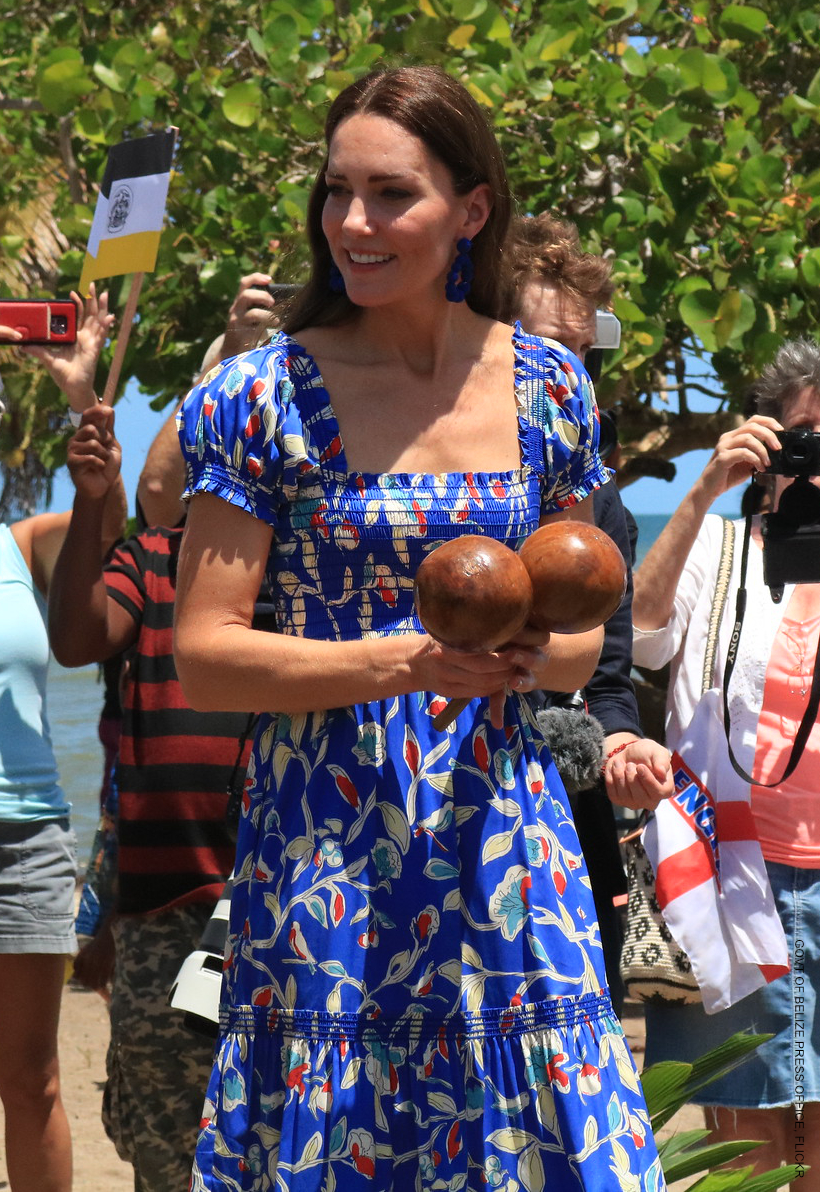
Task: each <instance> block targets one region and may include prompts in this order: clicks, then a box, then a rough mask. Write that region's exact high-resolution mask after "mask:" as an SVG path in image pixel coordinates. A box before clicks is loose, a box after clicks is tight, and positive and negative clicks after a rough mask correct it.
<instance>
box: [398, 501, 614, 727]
mask: <svg viewBox="0 0 820 1192" xmlns="http://www.w3.org/2000/svg"><path fill="white" fill-rule="evenodd" d="M491 544H492V545H491ZM479 548H480V550H479ZM445 550H446V554H443V555H442V552H444V551H445ZM439 555H442V557H441V559H440V560H439V562H438V564H434V560H436V558H437V556H439ZM510 556H512V559H513V560H515V562H516V563H518V564H523V568H524V571H525V572H526V574H527V577H528V579H529V584H530V590H531V596H530V602H529V605H527V602H526V599H525V595H526V591H527V585H526V584H525V583H524V582H523V580H522V578H521V570H520V568H519V567H517V566H515V564H514V563H512V562H511V560H510ZM485 585H486V591H485V590H484V586H485ZM625 590H626V566H625V564H624V561H623V557H622V556H621V552H620V551H619V550H618V548H617V546H616V545H615V543H614V542H613V541H612V539H611V538H610V537H609V536H608V535H607V534H604V532H603V531H602V530H599V529H597V527H595V526H592V525H589V524H587V523H585V522H576V521H560V522H551V523H550V524H549V525H547V526H541V527H540V528H539V529H538V530H536V531H535V532H534V533H533V534H531V535H530V537H529V538H527V539H526V541H525V542H524V544H523V545H522V547H521V549H520V551H519V552H518V553H517V554H516V552H514V551H511V550H510V549H509V547H506V546H504V545H503V543H499V542H496V541H495V540H494V539H491V538H481V537H478V536H476V535H465V536H464V537H463V538H456V539H453V540H452V541H450V542H448V543H446V544H445V545H444V546H442V547H439V548H438V549H437V550H435V551H433V552H432V553H431V554H430V555H428V556H427V558H426V559H425V560H424V562H423V563H422V565H421V567H420V568H419V571H418V573H417V576H416V610H417V612H418V615H419V619H420V620H421V623H422V625H423V626H424V628H425V629H426V630H427V632H428V633H429V634H430V635H431V637H435V638H436V640H437V641H440V642H442V643H443V644H444V645H448V646H452V647H454V648H456V649H466V650H469V651H472V652H481V651H485V650H486V651H490V650H497V649H499V648H500V647H501V646H503V645H505V644H506V643H507V642H509V641H510V640H512V639H513V638H514V637H515V634H516V633H518V632H519V630H520V629H522V628H523V626H524V625H526V624H528V625H531V626H532V627H533V628H536V629H541V630H546V631H548V632H550V633H585V632H587V631H588V630H590V629H594V628H595V626H597V625H601V624H603V622H604V621H606V620H607V619H608V618H609V617H611V616H612V614H613V613H614V612H615V610H616V609H617V608H618V606H619V604H620V603H621V600H622V599H623V595H624V592H625ZM474 601H476V603H475V604H474ZM474 610H475V611H474ZM522 613H523V616H522V615H521V614H522ZM519 618H520V619H519ZM469 702H470V701H469V700H468V699H453V700H450V701H449V703H448V704H447V707H446V708H444V710H443V711H442V712H439V713H438V715H437V716H435V717H434V719H433V725H434V727H435V728H437V729H439V730H442V729H445V728H447V727H448V725H450V724H452V722H453V720H455V718H456V716H458V714H459V713H460V712H462V711H463V710H464V708H465V707H466V706H467V704H468V703H469Z"/></svg>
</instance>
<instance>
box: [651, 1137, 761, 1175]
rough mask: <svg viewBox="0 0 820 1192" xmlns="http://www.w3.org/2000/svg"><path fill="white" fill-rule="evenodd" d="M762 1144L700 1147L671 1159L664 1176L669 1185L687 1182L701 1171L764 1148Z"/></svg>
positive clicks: (725, 1143) (718, 1144) (720, 1143)
mask: <svg viewBox="0 0 820 1192" xmlns="http://www.w3.org/2000/svg"><path fill="white" fill-rule="evenodd" d="M762 1145H763V1144H762V1142H750V1141H746V1140H738V1141H737V1142H718V1143H713V1144H712V1145H711V1146H699V1147H696V1148H695V1149H694V1150H692V1151H691V1152H689V1153H688V1154H687V1153H686V1152H682V1153H681V1154H680V1155H678V1156H677V1158H675V1159H670V1160H668V1161H667V1162H666V1163H664V1165H663V1174H664V1177H665V1179H666V1182H667V1183H668V1184H672V1183H674V1181H675V1180H685V1179H688V1178H689V1176H692V1175H697V1174H698V1172H700V1171H709V1169H710V1168H712V1167H719V1166H720V1165H721V1164H722V1163H730V1162H731V1161H732V1159H737V1158H739V1157H740V1156H741V1155H745V1154H748V1152H749V1151H753V1150H756V1149H757V1147H759V1146H762Z"/></svg>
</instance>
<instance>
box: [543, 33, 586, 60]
mask: <svg viewBox="0 0 820 1192" xmlns="http://www.w3.org/2000/svg"><path fill="white" fill-rule="evenodd" d="M577 36H578V31H577V29H570V31H569V32H568V33H565V34H564V35H563V36H562V37H557V38H556V39H555V40H554V41H551V42H549V43H548V44H547V45H545V46H544V47H543V49H542V50H541V53H540V54H539V55H538V57H539V58H540V59H541V61H542V62H557V61H558V59H559V58H565V57H566V56H567V54H568V53H569V51H570V50H571V49H572V47H573V44H574V43H575V38H576V37H577Z"/></svg>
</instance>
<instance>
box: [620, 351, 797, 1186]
mask: <svg viewBox="0 0 820 1192" xmlns="http://www.w3.org/2000/svg"><path fill="white" fill-rule="evenodd" d="M755 392H756V410H757V412H756V413H755V414H754V415H753V416H752V417H751V418H749V419H747V420H746V421H745V422H743V423H742V425H739V426H738V427H737V428H736V429H734V430H732V431H729V432H728V433H727V434H724V435H722V436H721V438H720V439H719V441H718V444H717V447H716V448H715V451H714V453H713V454H712V457H711V458H710V460H709V462H708V463H707V465H706V468H705V469H704V471H703V474H702V475H701V476H700V477H699V478H698V480H697V481H696V482H695V484H694V485H693V487H692V489H691V490H690V491H689V493H688V494H687V496H686V497H685V498H684V500H683V501H682V502H681V505H680V507H679V508H678V510H677V511H676V513H675V514H674V515H673V517H672V518H671V519H670V521H669V523H668V524H667V526H666V528H665V529H664V531H663V533H662V534H661V536H660V537H659V538H658V540H657V542H656V543H655V544H654V545H653V547H652V548H651V549H650V551H649V553H648V554H647V556H646V559H645V560H644V562H643V564H642V566H641V567H640V568H639V570H638V571H637V572H636V575H635V594H634V600H633V621H634V626H635V643H634V657H635V661H636V662H637V663H639V664H640V665H643V666H648V667H651V668H659V667H661V666H663V665H664V664H665V663H667V662H671V679H670V687H669V697H668V703H667V744H668V746H669V748H670V749H674V748H675V747H676V745H677V744H678V742H679V741H680V739H681V735H682V733H683V731H684V729H685V728H686V726H687V724H688V723H689V720H690V718H691V716H692V713H693V711H694V708H695V705H696V704H697V702H698V700H699V698H700V691H701V675H702V669H703V657H704V649H705V643H706V636H707V628H708V619H709V614H710V611H711V608H712V598H713V594H714V590H715V580H716V573H717V568H718V562H719V559H720V547H721V540H722V523H721V519H720V518H718V517H715V516H713V515H710V514H709V513H708V510H709V508H710V506H711V504H712V502H713V501H714V500H715V499H716V498H717V497H718V496H720V495H721V494H722V493H724V492H726V491H727V490H729V489H731V488H732V487H733V486H735V485H738V484H741V483H743V482H744V481H745V480H748V479H749V475H750V473H751V472H753V473H756V474H757V475H756V479H757V481H758V483H762V484H764V486H765V487H766V489H767V492H768V498H769V503H770V507H771V508H772V509H777V508H778V505H779V503H780V499H781V497H782V495H783V493H784V491H785V490H786V488H787V486H789V485H790V484H792V483H793V482H794V481H793V480H792V479H790V478H788V477H785V476H782V475H772V474H765V475H761V473H766V469H767V468H768V467H769V465H770V463H771V460H772V454H771V453H772V452H773V451H777V450H778V449H779V448H780V445H781V444H780V441H779V439H778V432H779V431H782V430H783V429H793V428H798V427H803V428H806V429H808V430H810V431H812V432H814V433H815V434H820V345H818V344H817V343H814V342H813V341H808V340H798V341H796V342H793V343H788V344H785V345H784V346H783V347H782V348H781V349H780V351H779V352H778V354H777V357H776V359H775V360H774V362H773V363H772V364H771V365H769V366H768V367H767V368H766V369H765V370H764V372H763V374H762V376H761V378H760V380H759V382H758V383H757V384H756V385H755ZM814 449H815V451H816V460H815V462H816V464H817V466H816V467H815V466H811V465H809V466H808V471H809V472H811V475H810V483H811V484H812V485H814V486H815V487H820V475H817V474H816V473H818V472H820V440H817V439H816V440H814ZM806 492H807V494H808V498H811V499H812V500H813V497H812V494H811V490H809V489H806ZM808 498H807V506H808V505H809V503H810V502H809V500H808ZM752 527H753V528H752V537H751V544H750V550H749V558H748V572H747V577H746V587H747V591H748V603H747V608H746V614H745V620H744V628H743V632H742V634H741V640H740V645H739V648H738V652H737V659H736V663H735V668H734V673H733V676H732V680H731V683H730V700H729V703H730V710H731V722H732V733H731V739H732V749H733V751H734V753H735V756H736V757H737V759H738V761H739V762H740V764H741V765H742V766H743V767H744V768H745V769H746V770H747V772H749V773H750V774H751V775H752V776H753V777H754V779H755V780H756V781H755V783H752V784H751V806H752V813H753V818H754V823H755V827H756V830H757V834H758V837H759V840H760V844H761V848H762V852H763V857H764V860H765V862H766V869H767V872H768V876H769V880H770V883H771V886H772V891H773V894H774V897H775V902H776V906H777V911H778V914H779V916H780V919H781V922H782V924H783V928H784V931H785V934H786V939H787V941H788V944H789V950H790V957H791V967H792V971H791V973H789V974H787V975H786V976H783V977H780V978H778V979H777V980H775V981H773V982H771V984H769V985H767V986H765V987H764V988H763V989H759V990H757V991H756V992H755V993H753V994H751V995H749V996H748V997H745V998H743V999H742V1000H741V1001H739V1002H737V1003H736V1004H735V1005H733V1006H731V1007H730V1008H729V1009H727V1010H722V1011H720V1012H719V1013H717V1014H712V1015H707V1014H706V1013H705V1012H704V1010H703V1008H702V1006H700V1005H693V1006H677V1005H672V1004H664V1005H649V1006H647V1051H646V1059H647V1063H654V1062H656V1061H658V1060H661V1059H677V1060H684V1061H691V1060H693V1059H695V1058H696V1057H697V1056H699V1055H702V1054H703V1053H704V1052H706V1051H707V1050H709V1048H711V1047H713V1046H716V1045H717V1044H718V1043H720V1042H723V1041H724V1040H725V1039H727V1038H728V1037H729V1036H730V1035H731V1034H733V1033H734V1032H736V1031H739V1030H743V1029H747V1030H748V1029H751V1030H754V1031H756V1032H771V1033H772V1034H773V1035H774V1036H775V1037H774V1038H773V1039H772V1040H771V1041H770V1042H769V1043H767V1044H765V1045H764V1046H763V1047H761V1048H759V1049H758V1051H757V1052H756V1053H755V1055H754V1056H753V1057H752V1058H751V1059H750V1060H748V1061H747V1062H746V1063H744V1064H743V1065H742V1066H741V1067H739V1068H737V1069H736V1070H735V1071H733V1072H730V1073H729V1074H728V1075H726V1076H724V1077H722V1078H721V1079H720V1080H719V1081H717V1082H715V1083H713V1084H710V1085H708V1086H707V1087H706V1088H705V1089H703V1091H702V1092H701V1093H700V1094H699V1096H698V1097H696V1098H695V1099H696V1100H699V1101H700V1103H701V1104H704V1105H705V1106H706V1107H707V1108H706V1120H707V1124H708V1125H709V1126H710V1127H711V1128H712V1129H713V1131H714V1133H715V1135H716V1136H717V1137H718V1138H719V1139H722V1140H728V1139H740V1138H750V1139H761V1140H764V1142H765V1145H764V1146H761V1147H760V1148H759V1149H758V1150H757V1151H755V1152H754V1156H753V1158H754V1161H755V1169H756V1171H758V1172H763V1171H766V1170H769V1169H771V1168H772V1167H776V1166H778V1165H779V1164H780V1163H781V1162H786V1163H798V1164H805V1165H806V1170H805V1173H804V1174H803V1175H802V1176H801V1179H800V1183H799V1185H793V1187H794V1186H799V1187H800V1188H801V1190H802V1192H818V1189H820V1020H818V1015H817V997H818V993H820V781H818V776H819V775H820V724H818V723H816V722H815V723H814V725H813V726H812V728H811V731H810V734H809V736H808V739H807V741H806V744H805V747H804V749H803V753H802V755H801V756H800V759H799V762H798V763H797V766H796V767H795V769H794V770H793V772H792V774H791V776H790V777H788V778H787V779H786V780H785V781H782V780H781V781H779V782H778V778H779V777H780V776H782V775H783V774H784V771H785V769H786V765H787V762H788V760H789V757H790V755H791V751H792V745H793V742H794V739H795V735H796V733H797V730H798V727H799V725H800V723H801V720H802V718H803V713H804V711H805V709H806V706H807V704H808V702H809V697H810V691H811V686H812V677H813V672H814V668H815V665H816V661H815V660H816V658H817V653H818V638H820V583H815V582H813V583H799V584H786V585H785V589H784V591H783V596H782V600H781V601H780V603H777V602H775V601H774V600H773V599H772V595H771V593H770V590H769V588H768V587H767V586H766V583H765V582H764V573H763V539H762V534H761V518H760V517H755V518H754V520H753V523H752ZM740 529H741V531H742V526H741V527H740ZM739 540H740V539H739V537H738V543H739ZM804 549H805V548H804ZM740 555H741V551H740V549H739V547H738V549H736V551H735V557H734V562H733V568H732V575H731V580H730V587H729V595H728V600H727V606H728V609H729V610H730V611H729V612H727V613H726V614H725V615H724V617H723V621H722V624H721V628H720V633H719V637H718V647H717V658H716V666H715V674H716V675H718V676H721V675H723V668H724V663H725V660H726V654H727V649H728V646H729V639H730V637H731V634H732V629H733V623H734V617H733V616H732V615H731V610H734V607H735V595H736V591H737V588H738V584H739V575H740ZM817 567H818V579H820V558H818V559H817ZM717 681H718V682H719V681H720V680H717ZM773 782H776V783H777V785H775V786H772V787H767V786H764V785H762V784H764V783H773ZM812 1140H813V1141H812ZM812 1149H813V1151H814V1153H813V1154H812V1153H811V1152H812ZM747 1161H748V1158H747V1157H744V1159H743V1160H742V1161H741V1162H743V1163H745V1162H747ZM809 1164H811V1165H812V1166H811V1170H809V1166H808V1165H809Z"/></svg>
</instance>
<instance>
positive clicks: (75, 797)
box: [48, 500, 668, 867]
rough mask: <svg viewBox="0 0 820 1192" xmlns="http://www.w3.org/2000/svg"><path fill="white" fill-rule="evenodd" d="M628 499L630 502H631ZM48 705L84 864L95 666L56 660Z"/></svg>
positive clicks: (90, 833)
mask: <svg viewBox="0 0 820 1192" xmlns="http://www.w3.org/2000/svg"><path fill="white" fill-rule="evenodd" d="M627 503H628V500H627ZM635 520H636V521H637V523H638V562H640V560H641V559H642V558H643V556H644V555H645V554H646V551H647V550H648V549H649V547H650V546H651V545H652V543H653V542H654V541H655V539H656V538H657V536H658V535H659V534H660V532H661V530H662V529H663V527H664V526H665V525H666V522H667V521H668V515H667V514H665V513H649V514H636V515H635ZM48 707H49V719H50V722H51V735H52V740H53V742H54V751H55V753H56V755H57V763H58V765H59V767H60V778H61V780H62V784H63V789H64V790H65V792H66V795H67V796H68V798H69V799H70V801H71V805H72V821H73V824H74V830H75V832H76V834H77V848H78V856H79V861H80V865H81V866H82V867H84V866H85V864H86V862H87V860H88V855H89V852H90V850H91V842H92V840H93V837H94V830H95V828H96V827H97V822H98V820H99V791H100V784H101V781H102V747H101V745H100V742H99V738H98V736H97V720H98V718H99V714H100V708H101V707H102V686H101V684H100V682H99V680H98V672H97V667H96V666H85V667H81V668H80V669H78V670H65V669H64V668H63V667H61V666H58V665H57V663H56V662H54V660H53V659H52V663H51V670H50V672H49V685H48Z"/></svg>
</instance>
